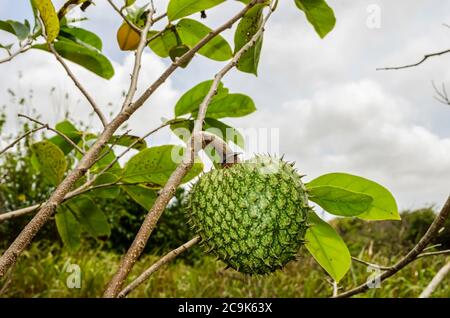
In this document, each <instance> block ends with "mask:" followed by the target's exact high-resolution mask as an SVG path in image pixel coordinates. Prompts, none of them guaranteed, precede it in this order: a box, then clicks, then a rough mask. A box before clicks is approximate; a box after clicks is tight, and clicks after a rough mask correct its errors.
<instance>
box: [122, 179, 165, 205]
mask: <svg viewBox="0 0 450 318" xmlns="http://www.w3.org/2000/svg"><path fill="white" fill-rule="evenodd" d="M121 188H122V189H123V190H124V191H125V192H126V193H128V195H129V196H130V197H131V198H132V199H133V200H134V201H136V203H138V204H139V205H141V206H142V207H143V208H144V209H146V210H147V211H149V210H150V209H151V208H152V206H153V203H154V202H155V200H156V197H157V195H156V192H155V191H154V190H152V189H150V188H147V187H144V186H139V185H127V186H122V187H121Z"/></svg>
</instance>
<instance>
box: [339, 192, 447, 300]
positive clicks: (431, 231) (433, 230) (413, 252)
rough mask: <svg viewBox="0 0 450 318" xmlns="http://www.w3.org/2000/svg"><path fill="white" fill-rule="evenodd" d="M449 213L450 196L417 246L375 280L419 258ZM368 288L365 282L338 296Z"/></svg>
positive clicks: (387, 276)
mask: <svg viewBox="0 0 450 318" xmlns="http://www.w3.org/2000/svg"><path fill="white" fill-rule="evenodd" d="M449 215H450V196H449V197H448V198H447V201H446V202H445V204H444V206H443V207H442V209H441V211H440V213H439V214H438V215H437V216H436V218H435V219H434V221H433V223H432V224H431V225H430V227H429V228H428V230H427V232H426V233H425V235H424V236H423V237H422V238H421V239H420V241H419V242H418V243H417V244H416V246H414V248H413V249H412V250H411V251H409V253H408V254H407V255H405V256H404V257H403V258H402V259H401V260H400V261H398V262H397V263H396V264H394V265H393V266H392V267H390V268H389V269H388V270H386V271H385V272H383V273H381V274H380V275H378V276H377V277H375V278H374V279H373V280H379V281H380V282H382V281H384V280H385V279H387V278H389V277H391V276H393V275H395V274H396V273H397V272H398V271H400V270H401V269H403V268H404V267H405V266H407V265H408V264H409V263H411V262H412V261H414V260H415V259H417V257H418V256H419V255H420V254H421V253H422V251H423V250H424V249H425V248H426V247H427V245H428V244H429V243H430V242H431V240H432V239H433V238H434V237H435V236H436V235H437V234H438V233H439V230H440V229H441V228H442V226H443V225H444V223H445V220H446V219H447V218H448V217H449ZM367 289H369V284H367V283H365V284H362V285H360V286H358V287H355V288H353V289H351V290H349V291H346V292H344V293H341V294H339V295H337V296H336V298H345V297H351V296H354V295H357V294H360V293H363V292H365V291H366V290H367Z"/></svg>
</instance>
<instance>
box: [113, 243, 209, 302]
mask: <svg viewBox="0 0 450 318" xmlns="http://www.w3.org/2000/svg"><path fill="white" fill-rule="evenodd" d="M200 241H201V238H200V236H196V237H194V238H193V239H192V240H190V241H189V242H187V243H184V244H183V245H181V246H180V247H177V248H176V249H174V250H173V251H171V252H169V253H168V254H166V255H164V256H163V257H162V258H160V259H159V260H158V261H157V262H156V263H154V264H153V265H152V266H150V267H149V268H148V269H146V270H145V271H144V272H143V273H142V274H141V275H139V277H138V278H136V279H135V280H134V281H133V282H131V283H130V284H129V285H128V286H127V287H125V288H124V289H123V290H122V291H121V292H120V293H119V294H118V295H117V297H118V298H124V297H126V296H127V295H128V294H129V293H131V292H132V291H133V290H135V289H136V288H137V287H139V286H140V285H141V284H142V283H143V282H145V281H146V280H147V279H148V278H149V277H150V276H151V275H152V274H153V273H154V272H156V271H157V270H159V269H160V268H161V267H162V266H164V265H165V264H167V263H169V262H171V261H172V260H174V259H175V258H176V257H177V256H178V255H180V254H182V253H183V252H185V251H187V250H188V249H189V248H191V247H192V246H194V245H195V244H197V243H199V242H200Z"/></svg>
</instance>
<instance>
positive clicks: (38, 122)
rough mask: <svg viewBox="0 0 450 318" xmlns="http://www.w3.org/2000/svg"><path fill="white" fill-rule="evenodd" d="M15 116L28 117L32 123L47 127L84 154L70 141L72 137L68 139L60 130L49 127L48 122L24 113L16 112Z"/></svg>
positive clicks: (81, 151) (82, 152)
mask: <svg viewBox="0 0 450 318" xmlns="http://www.w3.org/2000/svg"><path fill="white" fill-rule="evenodd" d="M17 116H18V117H23V118H26V119H28V120H29V121H32V122H34V123H36V124H38V125H41V127H42V128H45V129H47V130H50V131H52V132H54V133H55V134H57V135H59V136H60V137H62V138H63V139H64V140H65V141H67V142H68V143H69V144H70V145H71V146H72V147H74V148H75V149H76V150H77V151H78V152H79V153H81V154H82V155H84V151H83V150H82V149H81V148H80V147H78V145H77V144H76V143H74V142H73V141H72V139H70V138H69V137H67V135H66V134H64V133H63V132H60V131H58V130H56V129H54V128H52V127H50V126H49V125H48V124H44V123H43V122H41V121H39V120H37V119H35V118H32V117H30V116H27V115H24V114H18V115H17Z"/></svg>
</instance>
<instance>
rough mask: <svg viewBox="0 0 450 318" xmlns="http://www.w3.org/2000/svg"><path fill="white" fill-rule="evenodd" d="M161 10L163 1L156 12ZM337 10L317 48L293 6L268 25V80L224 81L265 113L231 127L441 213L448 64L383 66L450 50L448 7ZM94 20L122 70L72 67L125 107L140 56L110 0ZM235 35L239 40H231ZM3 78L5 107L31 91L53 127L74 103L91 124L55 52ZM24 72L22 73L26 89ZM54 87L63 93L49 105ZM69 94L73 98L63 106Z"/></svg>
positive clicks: (150, 60) (207, 71)
mask: <svg viewBox="0 0 450 318" xmlns="http://www.w3.org/2000/svg"><path fill="white" fill-rule="evenodd" d="M5 2H6V3H7V4H8V3H9V4H10V5H11V3H13V1H12V0H8V1H5ZM164 3H165V1H162V0H161V1H157V2H156V4H157V5H158V8H161V6H164ZM329 3H330V5H331V6H332V7H334V8H335V11H336V16H337V18H338V23H337V25H336V29H335V30H334V31H333V32H332V33H331V34H330V35H329V36H328V37H327V38H326V39H325V40H320V39H319V38H318V37H317V36H316V34H315V33H314V31H313V29H312V28H311V26H310V25H308V23H307V22H306V21H305V19H304V15H303V14H302V13H301V12H300V11H298V10H297V9H296V8H295V6H294V5H293V3H292V1H280V4H279V9H278V11H277V12H276V14H275V15H274V16H273V19H272V20H271V21H270V22H269V25H268V27H267V31H266V35H265V40H264V49H263V53H262V60H261V66H260V70H259V77H258V78H255V77H253V76H251V75H247V74H242V73H239V72H233V73H230V74H229V75H228V76H227V77H226V78H225V83H226V84H227V86H229V87H230V88H231V90H232V91H233V92H241V93H245V94H248V95H250V96H251V97H253V98H254V100H255V102H256V105H257V107H258V109H259V110H258V112H257V113H255V114H252V115H251V116H249V117H248V118H242V119H233V120H226V122H230V123H232V124H233V125H234V126H237V127H244V128H246V127H275V128H279V129H280V132H281V145H280V151H281V152H282V153H285V154H286V158H287V159H290V160H296V161H297V165H298V168H299V169H300V170H301V171H302V172H305V173H306V174H308V175H309V176H311V177H314V176H318V175H320V174H322V173H326V172H330V171H347V172H350V173H355V174H358V175H362V176H366V177H368V178H370V179H373V180H375V181H378V182H380V183H382V184H384V185H386V186H387V187H388V188H389V189H391V190H392V192H393V193H394V194H395V196H396V197H397V199H398V201H399V203H400V206H401V207H403V208H410V207H420V206H422V205H423V204H426V203H437V204H441V203H442V201H443V199H444V198H445V196H446V195H447V194H448V181H447V180H449V179H450V141H449V136H450V125H448V122H449V119H450V108H448V107H445V106H443V105H440V104H438V103H437V102H435V101H434V100H433V99H432V95H433V91H432V88H431V85H430V82H431V80H435V81H436V82H437V83H441V82H447V83H449V85H450V70H449V69H448V68H447V67H445V66H446V65H448V62H449V61H450V55H448V56H442V57H440V58H436V59H433V60H430V61H428V62H427V63H425V64H424V65H422V66H421V67H419V68H415V69H411V70H406V71H401V72H377V71H375V68H376V67H380V66H388V65H396V64H402V63H407V62H414V61H416V60H417V58H420V57H421V56H422V55H423V54H425V53H428V52H433V51H436V50H440V49H445V48H447V46H446V45H447V43H448V42H447V40H448V36H449V30H448V29H447V28H444V27H442V25H441V24H442V23H444V22H447V23H450V15H449V14H448V12H449V10H448V9H449V8H450V3H449V2H448V1H445V0H435V1H432V2H431V1H424V0H421V1H413V2H412V1H410V0H398V1H389V0H361V1H353V2H350V1H337V0H334V1H333V0H330V1H329ZM372 3H375V4H379V5H380V6H381V18H382V21H381V29H375V30H373V29H369V28H368V27H367V26H366V24H365V23H366V19H367V11H366V9H367V5H368V4H372ZM14 5H16V4H15V3H14ZM160 5H161V6H160ZM240 7H241V4H239V3H236V2H235V1H229V3H227V6H226V8H225V9H223V10H222V9H220V10H219V9H218V10H208V19H207V20H206V21H204V22H205V23H206V24H208V25H210V26H217V25H218V24H219V23H221V22H223V21H224V18H225V16H226V15H227V14H231V13H233V12H236V10H238V9H239V8H240ZM405 8H408V9H407V10H406V9H405ZM161 10H162V9H160V11H161ZM0 14H1V18H5V17H6V15H7V14H9V12H6V11H3V10H1V9H0ZM14 14H15V15H16V16H17V15H18V13H17V12H16V11H15V12H14ZM24 15H25V13H24ZM88 15H89V16H90V18H91V20H90V21H88V22H83V27H86V28H88V29H91V30H94V31H96V32H98V33H99V34H100V35H101V36H102V38H103V39H104V47H105V52H106V53H107V54H108V56H110V57H112V58H113V59H114V60H115V61H121V62H120V63H115V68H116V76H115V77H114V78H113V79H112V80H111V81H104V80H102V79H99V78H98V77H96V76H95V75H92V74H90V73H89V72H87V71H85V70H82V69H80V68H79V67H77V66H73V68H74V70H75V71H76V73H77V74H78V75H79V76H80V78H81V79H82V81H83V83H84V84H85V85H86V86H87V87H91V88H92V91H93V95H94V96H95V98H96V99H97V100H98V101H99V102H101V103H102V104H103V105H106V104H107V103H108V102H113V103H114V104H119V102H120V100H121V92H122V90H124V89H126V87H127V84H128V79H129V73H130V71H131V68H132V65H131V64H132V56H131V55H130V56H127V55H126V54H123V53H120V52H118V50H117V44H116V43H115V30H116V29H117V27H118V25H119V24H120V19H119V18H118V17H116V15H115V14H114V12H113V11H112V10H111V9H110V8H108V6H107V4H106V2H103V1H101V2H99V3H98V4H97V5H96V6H95V7H93V8H92V9H90V10H88ZM226 37H227V39H229V40H230V41H231V42H232V31H230V32H228V34H227V35H226ZM143 60H144V67H143V70H142V75H143V78H142V81H141V82H140V86H139V88H140V90H142V89H143V88H145V87H146V86H147V85H148V84H149V83H150V82H151V81H152V79H154V78H155V77H156V76H157V75H158V74H160V73H161V71H162V70H163V68H164V64H163V62H161V60H160V59H158V58H156V56H155V55H154V54H152V53H150V52H148V53H146V54H145V56H144V59H143ZM219 68H220V63H215V62H207V63H206V60H205V59H203V58H201V57H198V58H196V59H195V60H194V61H193V63H192V64H191V65H190V67H189V68H188V69H187V70H184V71H179V72H177V73H176V74H175V76H174V77H173V78H172V80H171V81H168V82H166V84H165V85H164V86H163V87H162V88H161V90H160V91H159V93H158V94H155V96H153V97H152V98H151V99H150V100H149V102H148V103H146V105H144V107H143V108H142V109H141V110H140V111H138V113H136V115H135V116H134V117H133V119H132V123H131V127H132V128H135V129H136V133H140V134H141V133H144V132H145V131H147V130H148V129H149V128H151V127H154V126H155V125H157V124H158V123H159V119H160V117H162V116H164V117H170V116H171V115H172V107H173V104H174V102H175V101H176V98H177V97H178V96H179V95H180V93H181V92H182V91H184V90H185V89H188V88H190V87H192V86H194V85H195V84H197V83H198V82H200V81H202V80H205V79H207V78H211V77H212V76H213V74H214V73H216V72H217V70H218V69H219ZM0 70H1V71H2V74H7V75H6V76H5V75H3V76H1V77H0V87H2V88H4V89H2V90H1V91H0V101H2V102H3V101H5V100H7V99H9V98H10V97H9V95H8V94H7V93H5V90H6V88H13V89H14V90H16V91H18V90H19V91H20V92H21V95H27V94H28V93H27V92H28V90H29V89H30V88H32V89H33V90H34V95H35V98H34V106H36V108H38V109H39V111H40V112H42V113H43V116H44V119H45V120H46V121H49V122H51V123H54V122H56V121H57V120H58V119H60V118H61V117H62V116H63V113H64V110H65V109H67V107H69V106H70V109H71V110H75V112H76V115H77V117H78V116H79V117H82V118H87V112H89V111H90V108H89V106H88V105H87V104H86V103H85V102H84V100H83V98H82V97H81V96H80V95H79V94H78V93H77V91H76V89H75V88H74V86H73V84H72V83H71V82H70V81H69V80H68V79H67V77H66V75H65V74H64V71H63V70H62V69H61V68H60V67H59V66H58V65H56V64H55V63H54V60H53V58H52V57H51V56H50V55H49V54H46V53H42V52H32V51H31V52H29V53H27V55H24V56H21V57H19V58H17V60H15V61H13V62H12V63H9V64H2V65H0ZM18 70H21V71H22V74H23V77H22V78H21V79H20V80H18V79H17V76H16V73H17V71H18ZM51 86H55V87H56V88H57V89H56V92H55V93H54V96H53V97H51V98H50V97H49V95H48V92H49V89H50V87H51ZM66 91H67V92H69V93H70V99H69V100H66V99H65V98H64V94H65V92H66ZM104 107H106V106H104ZM106 108H107V107H106ZM8 111H9V112H10V116H12V115H13V114H14V113H15V112H16V111H17V109H13V108H12V107H10V108H9V109H8ZM95 123H96V125H98V122H97V121H95ZM166 136H167V135H159V139H158V140H157V141H156V142H162V141H165V140H167V138H166Z"/></svg>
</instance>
